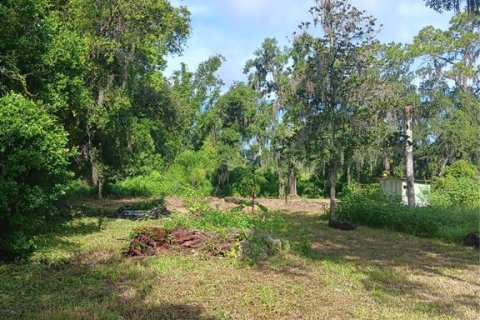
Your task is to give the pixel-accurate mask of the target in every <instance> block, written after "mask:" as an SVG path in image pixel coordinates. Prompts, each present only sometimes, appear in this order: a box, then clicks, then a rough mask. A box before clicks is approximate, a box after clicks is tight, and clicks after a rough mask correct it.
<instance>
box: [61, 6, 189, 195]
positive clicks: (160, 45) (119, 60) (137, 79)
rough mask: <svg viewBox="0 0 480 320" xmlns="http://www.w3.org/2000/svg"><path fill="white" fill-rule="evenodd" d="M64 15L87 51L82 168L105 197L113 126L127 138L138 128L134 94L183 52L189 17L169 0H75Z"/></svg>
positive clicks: (65, 9) (65, 22)
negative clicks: (167, 60)
mask: <svg viewBox="0 0 480 320" xmlns="http://www.w3.org/2000/svg"><path fill="white" fill-rule="evenodd" d="M61 10H62V13H63V16H62V17H63V23H64V24H65V25H66V26H67V28H69V30H71V31H72V32H75V33H76V34H79V35H81V37H82V40H83V43H85V44H86V46H87V48H86V50H85V54H86V56H85V57H84V59H85V60H84V61H85V62H84V63H85V65H86V68H87V72H86V74H85V79H84V80H85V82H86V83H88V84H89V88H88V89H89V92H90V96H91V97H92V99H93V101H94V103H92V105H91V106H90V107H89V110H88V114H87V121H86V123H85V127H84V128H83V131H84V132H85V136H84V137H83V139H82V141H78V144H79V145H80V147H81V150H82V151H83V152H82V154H83V155H84V160H86V163H83V164H84V165H87V167H89V168H88V169H87V170H86V171H89V173H90V177H91V182H92V183H93V184H95V185H97V187H98V191H99V192H98V195H99V196H101V192H100V191H101V185H102V184H103V180H105V178H106V177H105V176H106V173H107V171H108V168H109V167H111V164H109V163H108V160H109V155H111V153H112V148H111V147H110V148H108V149H107V145H109V139H110V138H112V136H111V135H109V133H112V134H113V135H114V136H113V138H114V139H116V136H115V135H116V134H117V133H118V131H117V130H111V129H112V127H113V128H114V129H115V128H116V129H120V128H121V129H120V130H121V131H122V132H126V133H127V134H128V132H130V131H131V130H128V129H127V128H128V127H129V126H131V125H133V126H135V125H137V124H138V123H139V122H138V121H135V120H134V119H133V118H132V117H135V114H132V108H133V107H132V106H135V105H136V101H135V100H134V97H135V95H134V94H135V92H138V91H139V86H140V85H142V84H144V83H145V82H143V81H142V80H145V79H148V80H147V82H149V81H151V80H155V78H156V77H157V76H156V74H157V73H159V72H160V71H161V70H162V69H163V68H164V66H165V58H164V57H165V55H166V54H168V53H179V52H181V48H182V45H183V44H184V42H185V39H186V37H187V36H188V34H189V13H188V11H187V9H186V8H185V7H178V8H175V7H173V6H172V5H171V4H170V3H169V2H168V1H167V0H147V1H144V0H135V1H126V0H112V1H100V0H71V1H69V2H68V3H67V4H66V5H65V6H64V7H62V8H61ZM149 87H150V89H152V88H155V86H150V85H149ZM140 90H141V89H140ZM151 92H152V91H151ZM152 93H153V92H152ZM159 94H161V93H160V92H158V91H157V92H155V94H154V96H158V95H159ZM157 107H161V106H158V105H157ZM125 120H126V121H125ZM143 125H145V123H143ZM125 127H127V128H125ZM108 130H110V132H108ZM127 140H129V139H128V137H127ZM119 145H121V144H120V143H119ZM79 160H80V159H79ZM80 163H82V162H80Z"/></svg>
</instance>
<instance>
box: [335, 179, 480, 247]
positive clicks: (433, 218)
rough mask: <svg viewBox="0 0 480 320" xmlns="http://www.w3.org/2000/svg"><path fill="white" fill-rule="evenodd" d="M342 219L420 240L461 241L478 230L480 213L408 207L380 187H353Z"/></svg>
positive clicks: (345, 200)
mask: <svg viewBox="0 0 480 320" xmlns="http://www.w3.org/2000/svg"><path fill="white" fill-rule="evenodd" d="M338 216H339V217H340V218H342V219H346V220H349V221H352V222H355V223H358V224H363V225H366V226H370V227H376V228H387V229H391V230H396V231H400V232H405V233H410V234H413V235H417V236H423V237H431V238H438V239H444V240H449V241H454V242H459V241H461V240H462V239H463V238H464V237H465V235H466V234H468V233H469V232H472V231H475V230H478V226H479V224H480V216H479V214H478V209H471V208H467V207H462V206H455V207H448V208H445V207H444V208H440V207H435V206H428V207H414V208H411V207H407V206H404V205H403V204H401V202H400V200H399V199H395V198H392V197H389V196H388V195H385V194H382V193H381V192H380V187H379V186H378V185H369V186H365V187H362V188H361V187H359V186H356V187H350V188H349V189H348V192H347V191H345V196H344V197H343V198H342V201H341V203H340V204H339V208H338Z"/></svg>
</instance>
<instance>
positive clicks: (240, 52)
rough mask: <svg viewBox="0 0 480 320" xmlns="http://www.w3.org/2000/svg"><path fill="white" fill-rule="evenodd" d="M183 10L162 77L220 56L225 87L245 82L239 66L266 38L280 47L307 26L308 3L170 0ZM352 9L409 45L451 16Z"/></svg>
mask: <svg viewBox="0 0 480 320" xmlns="http://www.w3.org/2000/svg"><path fill="white" fill-rule="evenodd" d="M171 2H172V4H173V5H184V6H187V7H188V9H189V10H190V13H191V23H192V33H191V36H190V38H189V39H188V41H187V45H186V47H185V49H184V52H183V54H182V56H172V57H169V59H168V68H167V70H166V75H167V76H168V75H170V74H171V73H172V71H173V70H177V69H179V66H180V63H181V62H185V63H186V64H187V66H188V68H189V69H190V70H192V71H194V70H195V69H196V68H197V66H198V64H199V63H200V62H202V61H205V60H206V59H208V57H210V56H212V55H216V54H221V55H223V56H224V57H225V58H226V62H225V63H224V65H223V66H222V68H221V69H220V70H219V73H218V75H219V76H220V77H221V78H222V79H223V80H224V82H225V85H226V87H229V86H230V85H232V84H233V83H234V82H235V81H245V80H246V77H245V75H243V66H244V65H245V62H246V61H247V60H248V59H250V58H252V57H253V52H254V51H255V50H256V49H258V48H259V47H260V46H261V44H262V42H263V40H264V39H265V38H267V37H274V38H276V39H277V40H278V42H279V44H280V45H281V46H282V47H283V46H285V45H288V44H289V41H290V39H291V38H292V35H293V32H294V31H297V30H298V25H299V24H300V22H302V21H310V14H309V12H308V10H309V8H310V7H311V6H312V5H313V4H314V2H315V1H314V0H172V1H171ZM351 3H352V4H353V5H354V6H356V7H357V8H358V9H361V10H365V11H366V12H367V13H368V14H370V15H373V16H374V17H376V18H377V19H378V23H379V24H383V27H382V31H381V32H380V34H379V36H378V37H379V39H380V41H382V42H392V41H395V42H404V43H408V42H411V41H412V39H413V37H414V36H415V35H416V34H417V33H418V31H420V29H422V28H423V27H425V26H427V25H433V26H434V27H437V28H441V29H446V28H448V21H449V20H450V18H451V16H452V15H451V13H448V12H447V13H443V14H440V13H437V12H435V11H434V10H432V9H430V8H427V7H426V6H425V4H424V1H423V0H351Z"/></svg>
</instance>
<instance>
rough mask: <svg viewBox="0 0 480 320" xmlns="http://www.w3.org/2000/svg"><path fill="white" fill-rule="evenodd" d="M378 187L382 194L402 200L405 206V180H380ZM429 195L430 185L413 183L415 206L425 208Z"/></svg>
mask: <svg viewBox="0 0 480 320" xmlns="http://www.w3.org/2000/svg"><path fill="white" fill-rule="evenodd" d="M380 186H381V189H382V191H383V192H385V193H387V194H390V195H392V196H396V197H398V198H401V199H402V202H403V203H404V204H407V202H408V201H407V180H406V179H400V178H381V179H380ZM429 195H430V184H428V183H425V182H423V183H421V182H417V181H416V182H415V203H416V204H417V206H427V205H428V196H429Z"/></svg>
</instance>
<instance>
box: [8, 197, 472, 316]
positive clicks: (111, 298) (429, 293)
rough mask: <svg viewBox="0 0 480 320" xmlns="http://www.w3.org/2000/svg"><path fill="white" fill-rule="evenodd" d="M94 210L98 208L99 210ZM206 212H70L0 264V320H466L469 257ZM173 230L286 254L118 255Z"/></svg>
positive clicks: (368, 235) (317, 227)
mask: <svg viewBox="0 0 480 320" xmlns="http://www.w3.org/2000/svg"><path fill="white" fill-rule="evenodd" d="M98 207H101V206H100V205H99V206H98ZM223 215H224V216H220V213H219V212H217V213H212V214H210V215H206V216H204V218H203V219H204V220H203V221H202V220H201V219H200V221H199V220H198V219H195V220H191V219H186V218H181V217H179V216H178V215H174V216H173V217H172V218H169V219H166V220H151V221H139V222H134V221H127V220H120V219H115V218H105V217H103V216H97V217H96V216H84V215H81V214H80V215H76V216H74V217H73V218H72V219H70V220H69V221H66V222H64V223H62V224H61V225H59V226H58V228H56V231H55V232H52V233H49V234H46V235H43V236H42V237H40V238H39V239H38V241H37V242H38V243H39V248H38V250H37V251H36V252H35V254H34V255H33V256H32V257H31V258H30V259H29V260H28V261H24V262H17V263H9V264H1V265H0V318H2V319H4V318H5V319H119V318H124V319H253V318H255V319H345V318H354V319H477V318H478V317H479V316H480V295H479V294H480V292H479V289H480V280H479V278H478V272H479V271H480V268H479V255H478V251H474V250H472V249H469V248H464V247H460V246H458V245H453V244H446V243H442V242H439V241H433V240H428V239H422V238H417V237H414V236H409V235H405V234H401V233H396V232H390V231H385V230H374V229H369V228H365V227H359V228H358V230H356V231H354V232H340V231H337V230H332V229H330V228H328V227H327V225H326V223H325V222H324V221H321V219H320V218H319V217H318V216H315V215H309V214H304V213H288V214H287V213H281V212H278V213H272V214H271V215H268V216H267V219H266V223H265V224H263V225H261V224H260V223H261V222H259V221H261V219H257V218H255V217H252V216H249V215H242V214H241V213H236V214H235V215H233V216H232V215H229V216H225V215H226V214H225V213H223ZM179 221H180V222H181V221H183V222H182V223H184V224H186V225H189V226H193V227H198V228H206V229H214V230H222V229H225V228H229V227H231V226H238V224H240V226H241V224H242V223H245V224H247V225H246V227H251V226H252V225H255V226H256V227H259V228H264V229H266V230H271V231H275V233H276V234H278V235H280V236H281V237H282V238H284V239H287V240H288V241H289V242H290V244H291V251H290V253H288V254H285V255H282V256H276V257H273V258H272V259H270V260H268V261H264V262H262V263H259V264H253V265H252V264H248V263H245V262H240V261H238V260H235V259H233V258H219V257H210V256H203V255H185V254H182V253H175V252H172V253H167V254H164V255H162V256H152V257H143V258H125V257H123V256H122V251H123V250H124V249H125V248H126V246H127V245H128V239H127V238H128V236H129V234H131V233H132V231H133V230H134V229H136V228H141V227H145V226H163V225H165V224H172V225H173V224H178V223H179Z"/></svg>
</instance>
